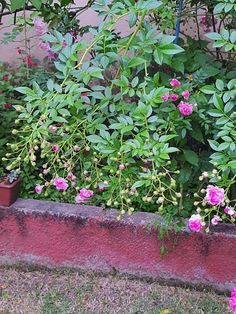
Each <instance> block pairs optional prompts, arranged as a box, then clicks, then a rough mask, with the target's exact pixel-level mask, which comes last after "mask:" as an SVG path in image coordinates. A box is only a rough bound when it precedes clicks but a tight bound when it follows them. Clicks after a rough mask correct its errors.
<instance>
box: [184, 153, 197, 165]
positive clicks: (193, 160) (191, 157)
mask: <svg viewBox="0 0 236 314" xmlns="http://www.w3.org/2000/svg"><path fill="white" fill-rule="evenodd" d="M183 153H184V159H185V160H186V161H187V162H188V163H190V164H191V165H193V166H197V165H198V162H199V160H198V155H197V154H196V153H195V152H194V151H192V150H184V151H183Z"/></svg>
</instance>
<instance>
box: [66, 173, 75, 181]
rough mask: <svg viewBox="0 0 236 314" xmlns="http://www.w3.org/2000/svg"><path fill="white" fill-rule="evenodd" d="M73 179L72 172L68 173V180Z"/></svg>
mask: <svg viewBox="0 0 236 314" xmlns="http://www.w3.org/2000/svg"><path fill="white" fill-rule="evenodd" d="M73 177H74V175H73V173H72V172H69V173H68V174H67V178H68V179H70V180H71V179H72V178H73Z"/></svg>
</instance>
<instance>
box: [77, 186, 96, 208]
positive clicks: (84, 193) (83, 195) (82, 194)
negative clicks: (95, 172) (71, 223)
mask: <svg viewBox="0 0 236 314" xmlns="http://www.w3.org/2000/svg"><path fill="white" fill-rule="evenodd" d="M92 196H93V191H91V190H87V189H84V188H83V189H81V190H80V191H79V194H78V195H77V196H76V197H75V202H76V203H77V204H79V203H83V202H85V201H86V199H87V198H90V197H92Z"/></svg>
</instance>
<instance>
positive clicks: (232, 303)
mask: <svg viewBox="0 0 236 314" xmlns="http://www.w3.org/2000/svg"><path fill="white" fill-rule="evenodd" d="M229 307H230V308H231V310H233V311H235V310H236V297H235V296H233V297H232V296H231V297H230V299H229ZM234 313H235V312H234Z"/></svg>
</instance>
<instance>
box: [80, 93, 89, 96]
mask: <svg viewBox="0 0 236 314" xmlns="http://www.w3.org/2000/svg"><path fill="white" fill-rule="evenodd" d="M80 96H81V97H88V93H87V92H84V93H81V94H80Z"/></svg>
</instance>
